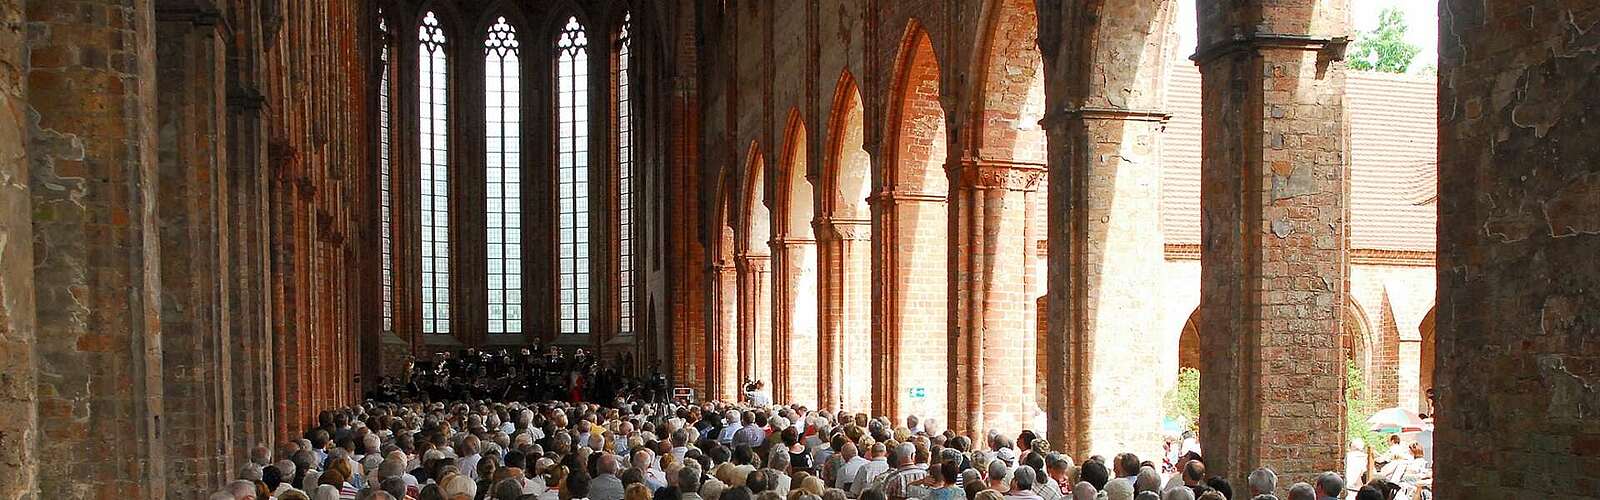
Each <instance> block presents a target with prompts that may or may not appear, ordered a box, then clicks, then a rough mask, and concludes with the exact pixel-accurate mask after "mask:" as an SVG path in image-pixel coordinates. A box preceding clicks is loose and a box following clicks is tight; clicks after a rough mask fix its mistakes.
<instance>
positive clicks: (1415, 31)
mask: <svg viewBox="0 0 1600 500" xmlns="http://www.w3.org/2000/svg"><path fill="white" fill-rule="evenodd" d="M1349 2H1350V21H1351V22H1352V23H1353V24H1354V26H1352V28H1353V29H1354V30H1357V31H1372V30H1373V29H1375V28H1377V27H1378V13H1379V12H1382V11H1383V9H1385V8H1388V7H1399V8H1400V9H1401V10H1402V11H1404V12H1405V14H1406V27H1407V28H1408V29H1407V30H1406V41H1409V42H1411V43H1412V44H1414V45H1416V46H1418V47H1421V48H1422V52H1420V53H1418V54H1417V58H1416V60H1414V61H1413V62H1412V64H1411V71H1412V72H1413V73H1414V72H1417V71H1419V70H1421V69H1422V68H1423V67H1426V66H1428V65H1435V66H1437V65H1438V61H1439V14H1438V8H1439V4H1438V3H1437V2H1434V1H1432V0H1349ZM1194 3H1195V0H1178V23H1177V27H1176V29H1177V30H1178V34H1179V36H1181V37H1182V42H1181V43H1182V45H1181V46H1180V48H1179V50H1178V54H1179V55H1181V56H1183V57H1188V56H1189V55H1190V54H1194V48H1195V47H1194V30H1195V17H1194V16H1195V13H1194ZM1351 35H1352V36H1354V35H1355V33H1351Z"/></svg>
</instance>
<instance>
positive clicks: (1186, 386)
mask: <svg viewBox="0 0 1600 500" xmlns="http://www.w3.org/2000/svg"><path fill="white" fill-rule="evenodd" d="M1162 409H1163V410H1166V413H1167V417H1168V418H1171V419H1174V420H1177V421H1179V422H1182V423H1183V425H1184V427H1185V428H1186V429H1189V430H1191V431H1193V430H1199V428H1200V370H1196V369H1194V368H1183V369H1179V370H1178V383H1177V384H1174V385H1173V386H1172V389H1170V390H1168V391H1167V395H1166V397H1164V398H1162Z"/></svg>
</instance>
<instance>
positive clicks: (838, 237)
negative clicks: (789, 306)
mask: <svg viewBox="0 0 1600 500" xmlns="http://www.w3.org/2000/svg"><path fill="white" fill-rule="evenodd" d="M812 226H813V228H814V230H815V232H816V234H817V246H818V250H819V253H820V254H821V255H820V259H819V260H820V261H821V263H822V265H821V274H822V275H821V278H822V287H821V288H822V293H821V303H820V304H819V305H820V307H819V308H818V312H817V315H818V316H819V323H818V328H817V329H818V331H819V333H820V336H821V340H820V341H819V342H818V345H819V349H818V352H819V354H818V356H817V374H818V375H817V389H818V392H819V394H820V395H821V396H820V398H819V399H820V402H819V404H818V407H819V408H825V409H829V410H838V409H841V408H843V409H849V410H850V411H866V410H868V409H869V408H867V406H866V405H867V404H868V401H869V398H871V396H872V395H871V393H870V392H869V391H870V390H871V388H872V384H871V379H870V376H871V373H870V368H871V366H872V359H871V357H870V356H871V352H870V348H871V346H870V344H869V343H868V342H869V340H870V339H871V334H870V332H869V328H870V327H871V324H870V323H871V316H870V314H871V311H872V303H871V284H870V283H871V281H870V280H871V272H872V271H871V267H872V261H871V259H872V255H871V253H870V247H871V245H872V239H871V235H872V221H871V220H867V219H838V218H819V219H817V220H816V221H815V222H813V223H812Z"/></svg>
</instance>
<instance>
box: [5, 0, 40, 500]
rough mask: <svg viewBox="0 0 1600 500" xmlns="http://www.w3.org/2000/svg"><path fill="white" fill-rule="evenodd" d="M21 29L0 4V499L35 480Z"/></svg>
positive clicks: (19, 494)
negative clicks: (4, 69) (3, 68)
mask: <svg viewBox="0 0 1600 500" xmlns="http://www.w3.org/2000/svg"><path fill="white" fill-rule="evenodd" d="M22 23H23V19H22V2H21V1H20V0H0V67H6V68H12V69H11V70H8V71H5V72H3V73H0V436H7V437H6V438H4V439H3V440H0V498H24V497H28V496H29V495H37V487H38V478H37V475H38V473H39V460H38V453H39V451H38V444H39V443H38V439H39V424H38V421H39V417H38V401H37V399H35V392H36V391H37V390H38V387H37V386H36V384H37V375H38V366H37V364H36V362H35V361H34V342H35V335H36V334H37V333H36V331H35V325H34V298H33V297H34V291H33V264H34V262H33V244H32V242H33V213H32V209H31V207H30V206H29V200H30V194H29V189H28V182H27V179H28V152H27V142H28V122H27V109H28V104H27V103H26V102H24V101H23V97H24V95H25V94H26V86H27V83H26V80H25V78H26V77H27V74H26V72H25V71H23V69H24V68H26V66H25V65H24V64H23V61H24V60H25V57H26V55H27V53H26V52H25V45H24V43H23V35H24V33H26V30H25V29H24V27H23V25H22Z"/></svg>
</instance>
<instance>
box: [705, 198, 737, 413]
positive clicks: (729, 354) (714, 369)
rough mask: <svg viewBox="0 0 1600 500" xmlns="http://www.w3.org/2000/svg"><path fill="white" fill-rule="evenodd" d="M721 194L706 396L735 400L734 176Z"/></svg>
mask: <svg viewBox="0 0 1600 500" xmlns="http://www.w3.org/2000/svg"><path fill="white" fill-rule="evenodd" d="M724 175H725V180H724V182H723V183H722V189H721V190H720V191H719V194H718V203H717V212H716V219H715V220H716V221H717V226H716V228H715V229H714V230H713V231H715V233H714V236H712V237H713V238H714V239H713V241H712V245H713V246H714V251H715V252H716V254H715V255H716V257H715V258H714V259H713V260H712V262H711V266H710V269H708V271H709V272H710V274H711V287H712V288H711V291H712V301H711V308H712V312H711V314H712V320H711V325H710V326H711V328H710V330H711V333H710V334H709V335H707V336H706V343H707V345H706V366H708V367H710V369H709V370H707V377H708V378H709V383H708V384H707V390H708V392H709V393H710V394H708V395H707V396H708V397H710V398H712V399H721V400H724V401H734V400H736V399H737V397H738V394H739V389H738V385H739V358H738V357H737V356H738V352H739V275H738V268H737V266H736V264H735V263H736V260H735V254H736V250H735V248H736V247H737V245H738V237H737V236H736V233H735V231H734V224H735V221H734V214H736V213H738V206H737V204H736V203H737V201H736V200H735V198H736V196H735V195H736V194H737V192H736V191H735V189H734V186H735V184H734V182H733V175H732V173H731V172H728V173H725V174H724Z"/></svg>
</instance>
